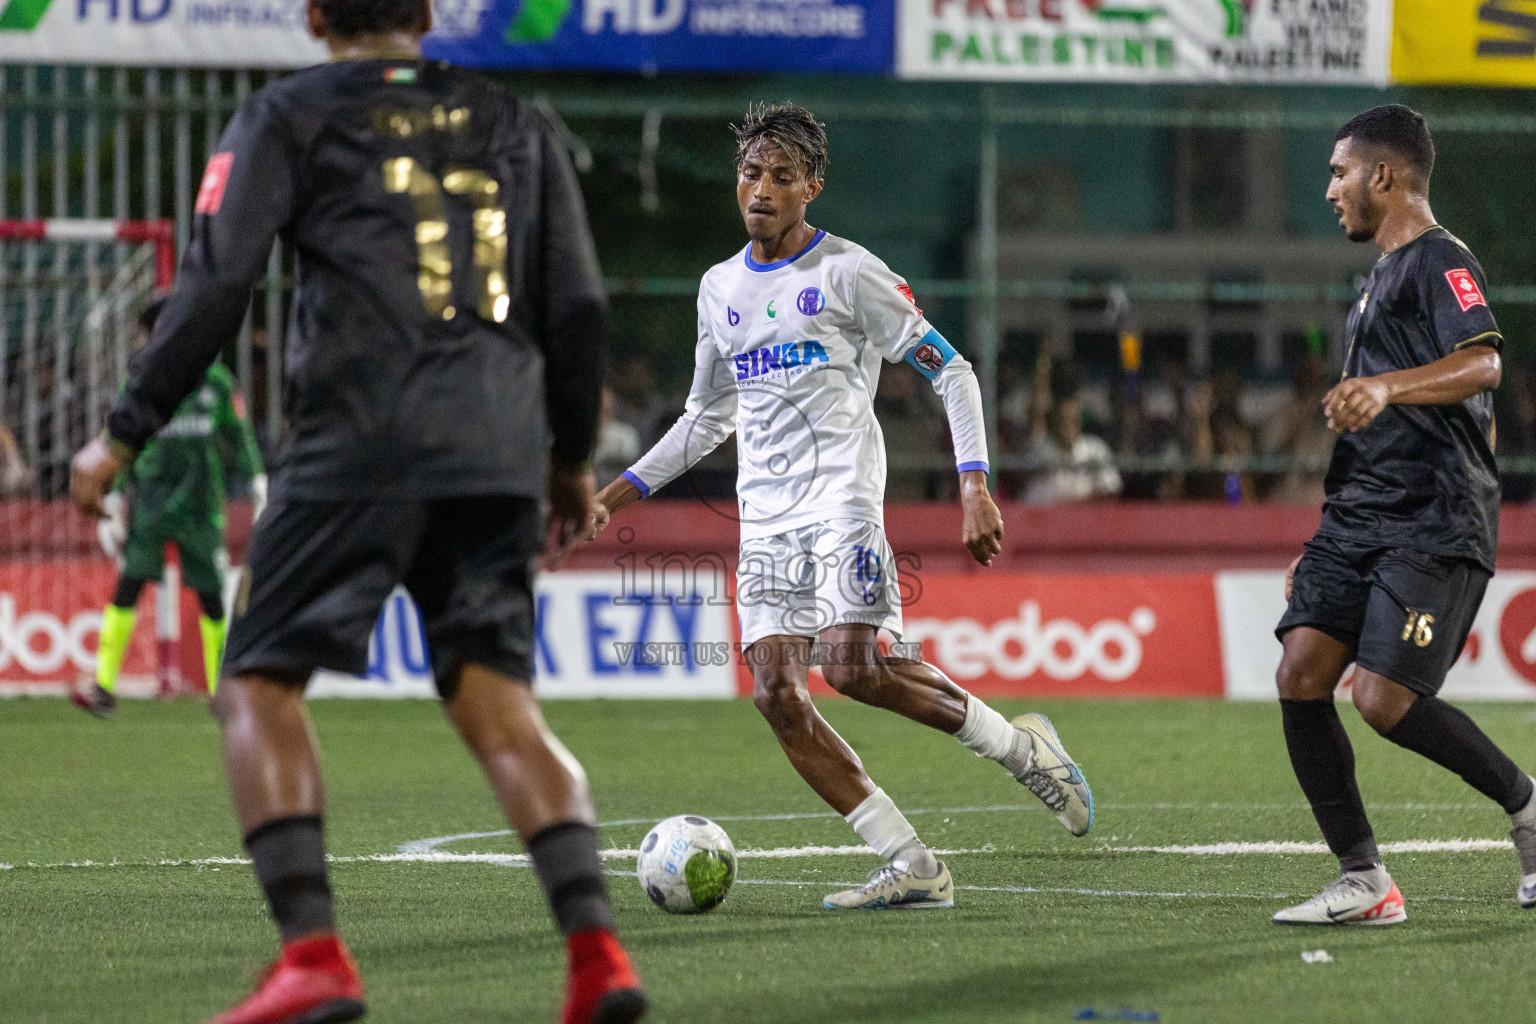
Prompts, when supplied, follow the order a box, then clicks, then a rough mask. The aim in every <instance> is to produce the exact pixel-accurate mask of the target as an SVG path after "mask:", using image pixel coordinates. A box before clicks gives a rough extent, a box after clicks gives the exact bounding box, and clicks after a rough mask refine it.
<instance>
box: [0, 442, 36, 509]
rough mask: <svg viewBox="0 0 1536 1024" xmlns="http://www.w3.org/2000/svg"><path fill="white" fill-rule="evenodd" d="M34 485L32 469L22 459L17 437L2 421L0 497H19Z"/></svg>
mask: <svg viewBox="0 0 1536 1024" xmlns="http://www.w3.org/2000/svg"><path fill="white" fill-rule="evenodd" d="M31 486H32V471H31V470H30V469H28V468H27V464H26V463H25V462H24V461H22V458H21V449H20V448H19V447H17V445H16V438H15V437H13V436H12V435H11V432H10V431H9V430H7V429H6V428H5V424H3V423H0V499H3V498H14V497H19V496H20V495H21V494H22V493H24V492H25V491H27V490H28V489H30V488H31Z"/></svg>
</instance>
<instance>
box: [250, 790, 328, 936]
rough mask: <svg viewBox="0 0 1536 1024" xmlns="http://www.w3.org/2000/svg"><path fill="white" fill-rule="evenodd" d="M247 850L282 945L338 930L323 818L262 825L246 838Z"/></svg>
mask: <svg viewBox="0 0 1536 1024" xmlns="http://www.w3.org/2000/svg"><path fill="white" fill-rule="evenodd" d="M245 848H246V849H247V850H248V851H250V854H251V864H252V866H253V867H255V869H256V880H257V881H258V882H260V883H261V888H262V891H263V892H265V893H266V894H267V904H268V905H269V906H271V908H272V917H273V919H274V920H276V921H277V931H278V934H279V935H281V936H282V939H283V941H284V942H288V941H290V940H292V939H295V938H298V937H299V936H301V935H308V934H310V933H312V932H328V931H335V930H336V915H335V912H334V911H333V910H332V909H331V883H330V882H329V881H328V880H327V879H326V872H325V836H324V834H323V832H322V830H321V825H320V817H319V815H304V816H299V817H293V818H278V819H276V820H275V821H269V822H267V823H266V824H264V825H258V826H256V827H255V828H253V829H251V831H250V834H248V835H247V836H246V837H245Z"/></svg>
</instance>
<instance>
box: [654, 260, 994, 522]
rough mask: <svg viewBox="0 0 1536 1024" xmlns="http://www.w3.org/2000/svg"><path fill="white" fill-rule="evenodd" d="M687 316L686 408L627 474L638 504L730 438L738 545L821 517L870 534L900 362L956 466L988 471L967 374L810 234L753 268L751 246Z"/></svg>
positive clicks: (902, 298) (893, 294) (715, 278)
mask: <svg viewBox="0 0 1536 1024" xmlns="http://www.w3.org/2000/svg"><path fill="white" fill-rule="evenodd" d="M698 310H699V340H698V347H697V348H696V349H695V352H694V371H693V385H692V387H691V389H690V390H689V393H688V402H687V407H686V410H685V411H684V413H683V415H682V417H681V418H679V419H678V421H677V422H676V423H675V424H673V426H672V428H671V429H670V430H668V431H667V433H666V435H665V436H664V437H662V439H661V440H660V441H658V442H657V443H656V445H655V447H653V448H652V449H651V450H650V451H649V452H647V453H646V454H645V455H644V456H642V457H641V459H640V461H638V462H636V463H635V464H634V466H632V467H631V468H630V469H629V470H628V471H627V472H626V473H625V474H624V475H625V477H626V478H628V479H629V481H630V482H631V483H633V484H634V485H635V486H636V487H638V488H639V489H640V492H641V493H642V494H644V495H648V494H650V493H651V491H653V490H655V489H656V488H659V487H662V486H664V485H665V484H667V483H669V482H671V481H672V480H674V479H676V478H677V477H678V476H680V475H681V474H682V473H683V472H685V471H686V470H687V469H688V467H690V466H692V465H693V464H694V463H695V462H697V461H699V459H701V458H703V457H704V456H705V455H707V454H708V453H709V452H711V451H713V450H714V449H715V448H716V447H717V446H718V445H719V444H720V443H721V442H722V441H724V440H725V439H726V438H727V437H729V436H730V435H731V431H733V430H734V431H735V432H736V444H737V464H738V471H737V477H736V494H737V499H738V502H739V505H740V514H741V536H742V539H743V540H749V539H753V538H757V537H771V536H773V535H775V534H780V533H785V532H787V531H789V530H794V529H798V528H799V527H802V526H805V525H807V524H810V523H817V522H826V521H828V520H832V519H858V520H864V521H867V522H872V523H876V524H881V523H882V521H883V517H882V505H883V502H882V499H883V496H884V493H885V438H884V436H883V435H882V434H881V431H880V423H879V421H878V420H876V418H875V412H874V405H873V400H874V395H875V386H876V384H877V382H878V381H879V379H880V361H881V359H882V358H884V359H887V360H889V361H891V362H897V361H899V360H902V359H906V360H907V361H908V362H910V363H911V364H912V365H913V366H914V367H916V368H917V370H918V371H919V372H920V373H922V374H923V375H924V376H925V377H927V378H928V379H929V380H930V381H932V382H933V385H934V388H935V390H937V391H938V393H939V394H940V395H941V396H942V397H943V399H944V404H945V409H946V411H947V412H948V414H949V420H950V433H951V435H952V436H953V437H954V441H955V455H956V463H957V466H958V468H959V469H960V470H961V471H964V470H968V469H979V470H982V471H986V469H987V447H986V436H985V432H984V429H983V425H982V414H981V392H980V389H979V388H978V387H977V384H976V377H975V374H974V373H972V371H971V366H970V364H969V363H967V362H966V361H965V359H964V358H962V357H961V356H960V355H959V354H958V353H956V352H955V351H954V349H953V348H951V347H950V345H949V343H948V342H946V341H945V340H944V338H943V336H942V335H940V334H939V333H938V332H937V331H935V330H934V329H933V328H932V327H930V326H929V324H928V321H927V320H925V319H923V314H922V310H920V309H918V308H917V305H916V303H915V302H914V301H913V299H912V292H911V290H910V289H909V288H908V287H907V284H906V282H905V281H904V280H903V279H902V278H901V277H899V276H897V275H896V274H894V273H892V272H891V270H890V268H888V267H887V266H886V265H885V264H884V263H882V262H881V261H880V259H879V258H877V257H876V256H874V255H873V254H871V253H870V252H869V251H868V250H866V249H864V248H863V247H862V246H859V245H855V244H854V243H853V242H850V241H848V240H846V239H843V238H838V237H836V236H835V235H829V234H827V233H826V232H824V231H818V232H817V233H816V237H815V238H814V239H813V240H812V241H811V243H810V245H808V246H807V247H806V248H805V249H803V250H801V252H800V253H798V254H797V255H795V256H791V257H789V258H787V259H782V260H778V261H777V262H774V263H757V262H755V261H754V260H753V259H752V249H751V246H750V245H749V246H748V247H747V248H746V250H744V251H743V252H740V253H738V254H737V255H736V256H735V257H733V258H732V259H730V260H727V261H725V262H724V263H719V264H716V265H715V266H714V267H711V268H710V270H709V271H708V272H707V273H706V274H705V275H704V279H703V281H702V282H701V283H700V285H699V301H698Z"/></svg>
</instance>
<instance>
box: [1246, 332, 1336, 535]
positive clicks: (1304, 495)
mask: <svg viewBox="0 0 1536 1024" xmlns="http://www.w3.org/2000/svg"><path fill="white" fill-rule="evenodd" d="M1328 380H1329V378H1328V369H1327V366H1326V364H1324V362H1323V359H1322V357H1321V356H1317V355H1314V356H1310V357H1308V359H1307V361H1306V362H1304V363H1302V364H1301V367H1300V369H1298V370H1297V371H1296V376H1295V378H1294V379H1293V380H1292V381H1291V393H1290V395H1289V396H1288V397H1287V398H1286V400H1285V401H1284V402H1283V403H1281V404H1280V405H1279V406H1277V407H1276V408H1275V410H1274V411H1273V412H1271V413H1270V414H1269V415H1268V416H1266V417H1265V418H1264V421H1263V422H1262V423H1260V424H1259V430H1258V433H1259V451H1260V452H1261V453H1263V454H1264V455H1269V456H1276V457H1285V458H1289V459H1292V460H1294V461H1295V462H1296V463H1298V465H1295V466H1293V467H1292V468H1291V469H1290V470H1289V471H1287V472H1286V473H1285V474H1284V475H1282V476H1281V477H1280V479H1279V481H1278V482H1277V483H1276V484H1275V485H1274V487H1273V488H1272V489H1271V490H1270V491H1269V493H1268V494H1267V495H1266V496H1265V500H1266V501H1275V502H1283V503H1285V504H1288V505H1321V504H1322V503H1323V477H1324V475H1325V473H1326V467H1327V465H1328V459H1329V458H1330V457H1331V456H1332V454H1333V442H1334V440H1335V435H1334V433H1333V431H1332V430H1329V429H1328V417H1327V415H1326V414H1324V412H1323V396H1324V395H1326V394H1327V393H1328ZM1307 463H1312V464H1315V465H1317V466H1319V467H1323V468H1318V469H1309V468H1307V467H1306V464H1307Z"/></svg>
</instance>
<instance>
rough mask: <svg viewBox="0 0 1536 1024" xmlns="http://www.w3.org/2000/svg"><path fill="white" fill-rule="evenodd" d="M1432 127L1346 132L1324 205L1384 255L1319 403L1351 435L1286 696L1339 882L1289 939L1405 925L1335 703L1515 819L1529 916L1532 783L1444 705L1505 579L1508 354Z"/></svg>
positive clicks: (1285, 623) (1290, 731)
mask: <svg viewBox="0 0 1536 1024" xmlns="http://www.w3.org/2000/svg"><path fill="white" fill-rule="evenodd" d="M1434 159H1435V150H1434V144H1433V142H1432V141H1431V139H1430V134H1429V128H1428V126H1427V125H1426V124H1425V123H1424V118H1423V117H1422V116H1420V115H1419V114H1417V113H1415V112H1414V111H1412V110H1409V109H1408V108H1407V107H1404V106H1399V105H1391V106H1383V107H1375V108H1373V109H1371V110H1368V111H1366V112H1365V113H1363V114H1360V115H1359V116H1357V117H1355V118H1354V119H1352V120H1351V121H1350V122H1349V123H1348V124H1346V125H1345V126H1344V127H1343V128H1341V129H1340V130H1339V133H1338V135H1337V137H1336V145H1335V146H1334V150H1333V158H1332V161H1331V164H1330V170H1331V172H1332V178H1331V181H1330V184H1329V186H1328V193H1327V199H1328V202H1330V203H1331V204H1332V205H1333V207H1334V209H1335V210H1336V211H1337V212H1338V214H1339V223H1340V225H1341V226H1342V227H1343V228H1344V231H1345V232H1346V234H1348V236H1349V238H1350V240H1351V241H1355V242H1364V241H1374V242H1375V243H1376V244H1377V245H1378V246H1379V247H1380V248H1381V251H1382V257H1381V259H1380V260H1379V261H1378V262H1377V264H1376V266H1375V268H1374V269H1373V270H1372V271H1371V273H1370V276H1369V277H1368V278H1367V279H1366V282H1365V287H1364V288H1363V289H1362V291H1361V293H1360V298H1359V300H1358V301H1357V302H1356V303H1355V304H1354V306H1353V307H1352V308H1351V310H1350V315H1349V321H1348V325H1347V328H1346V330H1347V332H1348V337H1349V343H1348V344H1349V348H1348V353H1347V355H1346V356H1345V360H1344V375H1343V379H1342V380H1341V381H1340V383H1339V384H1338V386H1337V387H1335V388H1334V389H1333V390H1332V391H1330V392H1329V393H1328V395H1327V397H1326V398H1325V399H1324V401H1323V405H1324V409H1325V411H1326V413H1327V416H1328V423H1329V425H1330V426H1331V427H1333V429H1334V430H1335V431H1336V432H1337V433H1338V434H1339V439H1338V441H1337V443H1336V444H1335V446H1334V451H1333V461H1332V463H1331V464H1330V465H1329V467H1328V477H1327V482H1326V493H1327V501H1326V502H1325V503H1324V505H1323V521H1322V525H1321V526H1320V527H1319V528H1318V531H1317V536H1316V537H1314V538H1313V539H1312V541H1311V542H1310V543H1308V544H1307V546H1306V550H1305V551H1304V553H1303V554H1302V555H1301V557H1300V558H1298V559H1297V560H1296V561H1295V562H1294V563H1292V565H1291V571H1290V573H1288V575H1287V582H1286V596H1287V598H1288V600H1289V602H1290V603H1289V607H1288V608H1287V610H1286V613H1285V616H1284V617H1283V618H1282V619H1281V620H1280V624H1279V626H1278V627H1277V628H1276V631H1275V632H1276V634H1277V635H1278V636H1279V637H1280V640H1281V642H1282V643H1283V644H1284V647H1285V653H1284V656H1283V657H1282V659H1281V663H1280V670H1279V672H1278V675H1277V681H1278V683H1279V688H1280V706H1281V712H1282V718H1283V720H1284V724H1285V741H1286V746H1287V748H1288V749H1289V751H1290V756H1291V764H1292V766H1293V767H1294V768H1295V771H1296V778H1297V779H1298V780H1299V781H1300V783H1301V788H1302V790H1303V791H1304V792H1305V793H1306V795H1307V799H1308V801H1310V802H1311V805H1312V813H1313V814H1314V816H1316V818H1317V823H1318V825H1319V827H1320V828H1321V829H1322V832H1323V837H1324V838H1325V839H1326V840H1327V841H1328V848H1329V849H1330V850H1332V851H1333V853H1334V854H1335V855H1336V856H1337V857H1338V858H1339V863H1340V866H1341V868H1342V870H1343V874H1342V877H1341V878H1340V879H1339V880H1338V881H1337V882H1335V883H1333V884H1332V885H1330V886H1328V888H1326V889H1325V890H1324V891H1323V892H1322V893H1321V894H1320V895H1319V896H1316V897H1314V898H1313V899H1311V900H1308V901H1307V902H1306V903H1303V904H1301V905H1300V906H1296V907H1291V908H1288V909H1286V910H1282V911H1280V912H1279V913H1277V914H1276V915H1275V921H1276V922H1278V923H1281V924H1394V923H1396V922H1399V921H1402V920H1405V919H1406V915H1405V913H1404V910H1403V899H1402V894H1401V893H1400V892H1399V891H1398V888H1397V886H1396V885H1395V884H1394V883H1393V881H1392V879H1391V877H1390V876H1389V875H1388V874H1387V872H1386V869H1385V868H1384V867H1383V866H1382V863H1381V856H1380V854H1379V852H1378V851H1377V848H1376V840H1375V836H1374V835H1373V834H1372V832H1371V826H1370V822H1369V821H1367V820H1366V816H1365V806H1364V804H1363V803H1362V802H1361V799H1360V791H1359V789H1358V788H1357V786H1356V783H1355V763H1354V752H1353V750H1352V749H1351V747H1350V744H1349V738H1348V736H1347V735H1346V734H1345V732H1344V726H1343V724H1342V722H1340V720H1339V715H1338V711H1337V710H1336V709H1335V706H1334V699H1333V692H1334V688H1335V687H1336V686H1337V685H1338V683H1339V678H1340V676H1341V675H1342V674H1343V672H1344V670H1345V668H1346V667H1348V665H1349V664H1350V662H1354V663H1355V665H1356V671H1355V674H1354V677H1353V679H1354V686H1353V696H1354V702H1355V707H1356V708H1358V709H1359V711H1360V715H1361V717H1362V718H1364V719H1365V720H1366V722H1367V723H1369V724H1370V726H1371V727H1372V728H1373V729H1375V730H1376V731H1377V732H1379V733H1380V734H1381V735H1383V736H1385V737H1386V738H1387V739H1389V740H1391V741H1392V742H1394V743H1396V744H1398V745H1400V746H1403V747H1406V748H1408V749H1409V750H1412V751H1414V752H1416V753H1419V754H1422V755H1423V756H1425V757H1427V758H1429V759H1430V760H1432V761H1434V762H1436V763H1437V764H1440V765H1443V766H1444V767H1446V768H1449V769H1450V770H1451V771H1453V772H1455V773H1456V774H1458V775H1460V776H1461V777H1462V778H1463V779H1465V780H1466V781H1467V782H1468V783H1469V784H1470V785H1472V786H1473V787H1474V788H1476V789H1477V790H1478V791H1479V792H1481V793H1483V794H1484V795H1485V796H1487V797H1489V798H1490V799H1492V800H1493V801H1494V802H1495V803H1497V804H1498V805H1499V806H1500V807H1502V808H1503V809H1504V810H1505V811H1506V812H1508V813H1509V814H1510V816H1511V817H1512V819H1513V823H1514V829H1513V831H1512V833H1511V835H1512V836H1513V837H1514V840H1515V847H1516V849H1517V850H1518V851H1519V854H1520V865H1521V872H1522V877H1521V880H1520V887H1519V890H1518V900H1519V902H1520V905H1521V906H1523V907H1531V906H1536V804H1533V801H1532V794H1533V786H1532V780H1531V778H1530V777H1529V776H1527V775H1526V774H1525V773H1524V772H1523V771H1521V770H1520V769H1519V768H1518V767H1516V766H1515V764H1514V762H1513V761H1511V760H1510V759H1509V758H1508V757H1507V756H1506V755H1505V754H1504V753H1503V751H1501V750H1500V749H1499V748H1498V747H1496V746H1495V745H1494V743H1493V741H1492V740H1490V739H1489V738H1488V737H1487V736H1486V735H1484V733H1483V732H1482V730H1481V729H1479V728H1478V727H1477V725H1476V724H1474V723H1473V721H1472V719H1470V718H1468V717H1467V716H1466V715H1465V714H1464V713H1462V712H1461V711H1459V710H1458V709H1456V708H1455V707H1453V706H1451V705H1450V704H1448V703H1446V702H1445V701H1443V700H1441V699H1440V698H1439V697H1438V696H1436V694H1437V693H1438V692H1439V690H1440V687H1441V685H1442V684H1443V683H1444V681H1445V675H1446V672H1447V671H1448V670H1449V669H1450V667H1451V665H1452V664H1454V663H1455V661H1456V659H1457V658H1458V657H1459V656H1460V654H1461V649H1462V645H1463V644H1465V643H1466V639H1467V634H1468V632H1469V631H1470V630H1471V628H1472V620H1473V618H1474V617H1475V616H1476V614H1477V608H1478V605H1479V604H1480V603H1481V601H1482V599H1483V590H1484V588H1485V587H1486V586H1487V584H1488V578H1489V577H1490V576H1491V575H1492V574H1493V563H1494V551H1495V547H1496V543H1497V537H1498V524H1499V480H1498V469H1497V466H1496V465H1495V463H1494V458H1493V443H1494V424H1493V401H1492V395H1491V394H1490V392H1491V391H1492V390H1493V389H1494V388H1495V387H1497V386H1498V383H1499V376H1500V372H1501V368H1500V363H1499V349H1500V346H1502V344H1503V338H1502V337H1501V336H1500V334H1499V328H1498V325H1497V324H1496V323H1495V322H1494V319H1493V314H1492V313H1491V312H1490V311H1489V309H1488V302H1487V300H1486V298H1485V293H1486V287H1487V286H1486V283H1485V282H1484V279H1483V270H1482V268H1481V267H1480V266H1478V263H1477V260H1475V259H1473V257H1472V254H1471V253H1470V252H1469V251H1467V248H1466V246H1464V245H1462V243H1461V242H1460V241H1459V240H1457V239H1456V238H1455V237H1454V236H1453V235H1452V234H1451V233H1450V232H1448V231H1446V230H1445V229H1444V228H1442V227H1440V226H1439V225H1438V224H1436V223H1435V218H1434V215H1433V214H1432V213H1431V212H1430V208H1429V177H1430V172H1431V170H1432V169H1433V167H1434Z"/></svg>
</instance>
